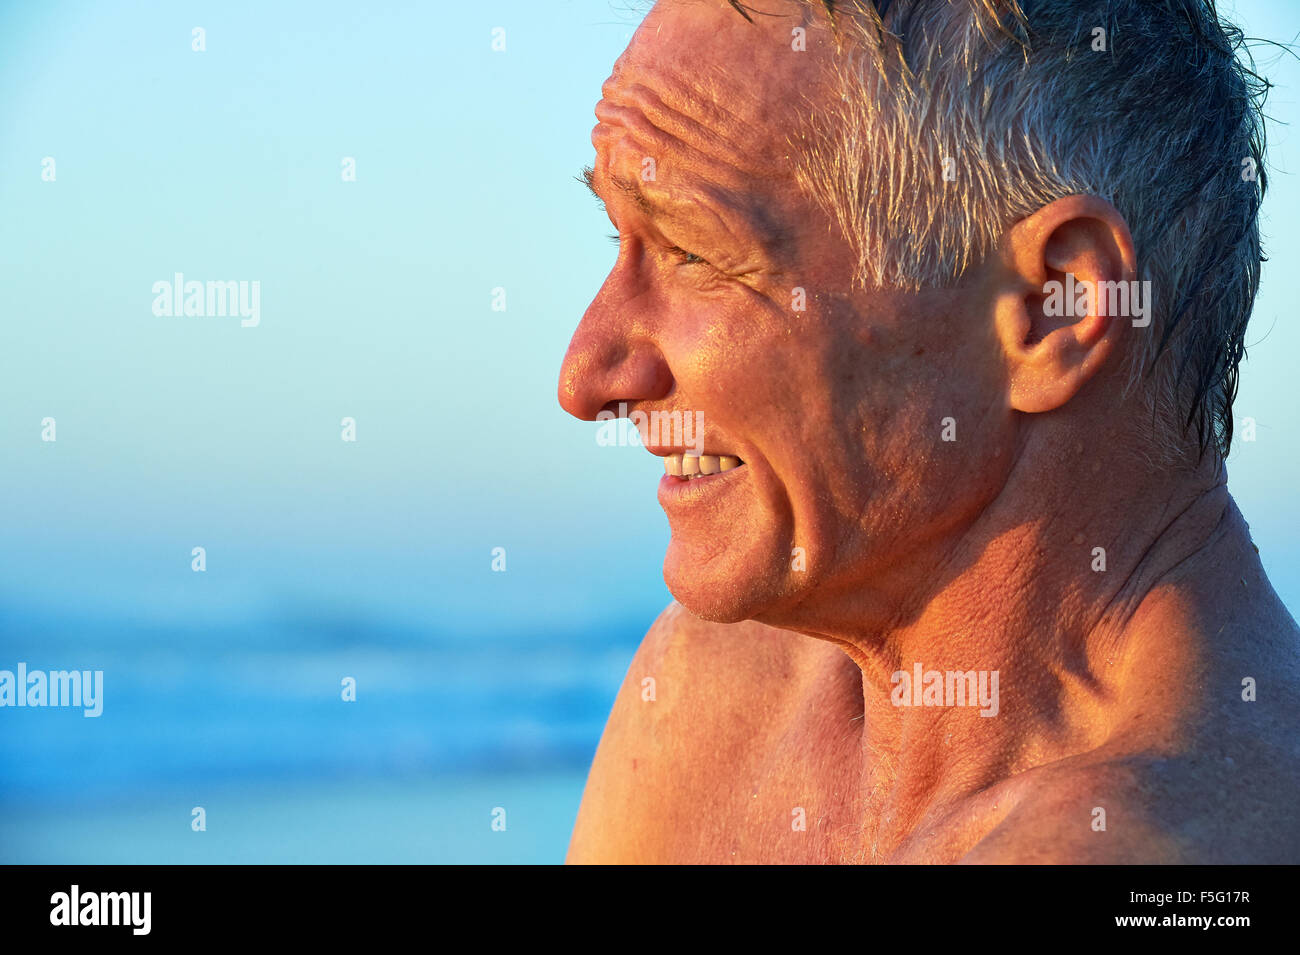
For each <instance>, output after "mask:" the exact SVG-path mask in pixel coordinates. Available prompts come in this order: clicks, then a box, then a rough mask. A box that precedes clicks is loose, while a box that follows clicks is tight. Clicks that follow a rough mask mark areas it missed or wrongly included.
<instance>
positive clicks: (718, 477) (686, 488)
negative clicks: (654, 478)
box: [659, 464, 748, 507]
mask: <svg viewBox="0 0 1300 955" xmlns="http://www.w3.org/2000/svg"><path fill="white" fill-rule="evenodd" d="M747 467H748V465H746V464H742V465H740V467H737V468H732V469H731V470H729V471H719V472H718V473H717V474H706V475H704V476H703V477H696V478H691V479H690V480H687V479H686V478H680V477H673V475H671V474H665V475H664V476H663V477H661V478H660V479H659V503H660V504H662V505H664V506H665V507H666V506H668V505H669V504H691V503H694V502H696V501H701V500H706V499H707V498H709V497H712V496H713V495H714V494H715V493H717V492H718V491H721V490H723V489H724V488H726V487H728V486H729V485H731V484H733V483H734V481H735V479H736V475H738V474H740V473H741V472H743V471H744V470H745V469H746V468H747Z"/></svg>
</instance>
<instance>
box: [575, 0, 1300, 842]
mask: <svg viewBox="0 0 1300 955" xmlns="http://www.w3.org/2000/svg"><path fill="white" fill-rule="evenodd" d="M774 6H776V7H780V8H781V9H782V11H784V13H785V14H787V15H783V16H777V17H756V18H755V22H753V23H750V22H747V21H746V20H744V19H743V18H741V17H739V16H737V15H736V12H735V11H734V10H733V9H732V8H731V7H730V6H729V5H728V4H726V3H724V2H716V3H715V2H681V0H673V2H662V3H660V4H658V5H656V6H655V7H654V9H653V10H652V11H651V12H650V14H649V15H648V16H647V18H646V20H645V21H644V22H643V24H642V25H641V27H640V28H639V29H638V31H637V33H636V34H635V36H634V38H633V40H632V43H631V44H630V46H629V47H628V49H627V51H626V52H625V53H624V54H623V56H622V57H621V58H620V59H619V61H618V63H617V64H616V65H615V68H614V72H613V75H612V76H611V77H610V79H609V80H608V81H607V82H606V84H605V86H604V88H603V90H602V94H603V98H602V99H601V101H600V104H599V105H598V106H597V109H596V115H597V118H598V120H599V124H598V125H597V127H596V129H595V131H594V132H593V135H592V140H593V143H594V145H595V147H596V158H595V162H594V163H593V166H592V170H591V173H590V176H589V181H590V183H591V185H592V188H593V190H594V191H596V192H597V194H598V195H599V197H600V198H601V199H602V201H603V202H604V204H605V205H606V208H607V210H608V212H609V215H610V219H611V221H612V222H613V223H614V225H615V228H616V229H617V230H618V233H619V236H620V248H619V254H618V259H617V261H616V263H615V265H614V267H613V270H612V271H611V272H610V274H609V276H608V278H607V279H606V280H605V283H604V285H603V286H602V287H601V289H600V291H599V293H598V294H597V295H596V298H595V300H594V301H593V302H592V303H591V305H590V307H589V308H588V310H587V312H586V314H585V315H584V316H583V318H582V321H581V323H580V324H579V326H578V329H577V331H576V332H575V334H574V336H573V341H572V343H571V344H570V347H569V351H568V354H567V355H566V357H565V361H564V365H563V368H562V371H561V379H560V387H559V398H560V402H561V404H562V405H563V407H564V408H565V409H566V410H567V411H569V412H570V413H571V414H573V415H575V416H577V417H579V418H582V419H584V420H597V416H598V415H599V414H600V413H601V412H611V411H613V412H615V413H624V414H626V413H628V409H632V410H635V411H640V412H643V413H644V414H647V415H648V414H650V413H652V412H674V411H675V412H678V413H684V412H689V413H692V414H694V415H696V416H697V420H698V421H700V422H701V423H702V426H703V439H702V443H701V448H697V449H696V450H697V451H699V450H701V449H702V450H703V453H704V454H706V455H709V456H713V457H716V458H719V459H720V458H722V457H724V456H725V457H731V458H734V459H737V460H738V461H739V462H743V463H741V464H739V466H733V467H730V468H728V469H727V470H726V471H725V472H722V471H721V470H719V472H718V473H712V474H708V475H706V476H704V477H701V478H696V479H694V480H690V481H687V480H686V479H684V478H683V477H677V476H674V475H673V473H672V467H673V458H674V457H675V456H676V455H680V454H681V453H682V452H683V450H684V449H683V448H682V447H674V446H673V445H672V443H671V441H668V440H667V439H660V440H659V441H658V443H656V441H655V440H651V441H649V442H648V444H647V446H648V449H649V450H650V451H651V452H652V453H655V454H658V455H660V456H662V457H665V458H668V459H669V460H668V462H667V464H666V469H667V472H668V473H666V474H665V476H664V477H663V478H662V480H661V482H660V488H659V501H660V503H661V505H662V506H663V508H664V511H665V513H666V514H667V517H668V520H669V524H670V527H671V530H672V539H671V542H670V544H669V547H668V551H667V554H666V557H665V562H664V577H665V580H666V582H667V584H668V586H669V588H670V590H671V591H672V593H673V595H674V597H675V598H676V602H675V603H674V604H673V605H672V606H670V607H669V608H668V609H667V610H666V611H665V612H664V614H663V615H662V616H661V617H660V618H659V620H658V621H656V623H655V624H654V626H653V627H652V628H651V630H650V632H649V634H648V635H647V636H646V639H645V641H644V643H643V644H642V646H641V649H640V650H639V651H638V653H637V655H636V658H635V660H634V661H633V663H632V666H631V668H630V669H629V671H628V676H627V680H626V682H625V684H624V686H623V688H622V690H621V691H620V693H619V697H618V700H617V702H616V704H615V706H614V710H613V712H612V714H611V716H610V720H609V724H608V726H607V727H606V730H605V734H604V737H603V739H602V741H601V744H600V747H599V750H598V752H597V755H596V759H595V762H594V764H593V767H592V771H591V776H590V778H589V781H588V784H587V790H586V793H585V796H584V798H583V803H582V808H581V810H580V812H579V816H578V821H577V825H576V827H575V830H574V834H573V839H572V843H571V845H570V850H569V861H571V862H580V863H586V862H641V863H651V862H934V863H952V862H975V863H989V862H997V863H1002V862H1295V861H1298V860H1300V824H1298V823H1297V820H1296V815H1295V812H1294V804H1295V798H1296V793H1297V791H1298V790H1300V786H1298V784H1300V747H1298V746H1297V741H1296V727H1297V718H1298V717H1300V689H1298V688H1300V672H1298V670H1297V663H1296V661H1297V659H1300V655H1298V654H1297V649H1298V648H1300V631H1298V630H1297V628H1296V625H1295V622H1294V621H1293V620H1292V619H1291V617H1290V616H1289V615H1288V614H1287V611H1286V609H1285V608H1284V607H1283V606H1282V604H1281V602H1280V601H1279V600H1278V598H1277V596H1276V595H1275V594H1274V592H1273V589H1272V587H1271V586H1270V584H1269V582H1268V580H1267V578H1266V577H1265V574H1264V570H1263V567H1262V565H1261V563H1260V560H1259V557H1258V555H1257V552H1256V550H1255V548H1254V546H1253V544H1252V543H1251V541H1250V535H1249V530H1248V528H1247V526H1246V524H1245V521H1244V520H1243V519H1242V517H1241V515H1240V513H1239V512H1238V510H1237V508H1236V506H1235V505H1234V504H1233V502H1232V499H1231V498H1230V496H1229V494H1228V492H1227V489H1226V485H1225V483H1224V482H1225V480H1226V478H1225V477H1224V475H1223V473H1222V471H1221V470H1216V468H1215V466H1214V462H1213V460H1212V456H1211V455H1207V456H1206V457H1205V459H1203V460H1202V461H1201V462H1200V463H1199V464H1197V465H1194V466H1193V465H1190V464H1189V465H1188V466H1187V467H1185V468H1181V469H1178V468H1170V467H1163V466H1157V465H1155V464H1153V463H1152V461H1151V459H1152V455H1151V454H1149V453H1148V450H1149V449H1148V448H1147V447H1146V441H1147V440H1148V439H1147V438H1146V437H1145V435H1144V432H1142V431H1141V430H1140V428H1139V427H1138V426H1139V425H1140V424H1141V422H1140V421H1138V420H1137V418H1138V413H1137V412H1136V411H1135V410H1134V406H1133V405H1132V404H1131V402H1132V401H1133V398H1132V396H1131V395H1130V396H1129V397H1127V398H1126V397H1125V396H1124V388H1123V385H1124V381H1125V379H1124V377H1123V371H1122V365H1123V364H1124V363H1123V361H1122V359H1123V356H1124V354H1125V351H1126V349H1128V348H1129V347H1132V342H1131V341H1130V340H1129V339H1130V337H1131V336H1133V335H1136V334H1139V332H1137V331H1136V330H1134V329H1133V328H1132V327H1131V325H1130V323H1129V322H1128V321H1127V320H1126V319H1111V318H1109V317H1108V316H1106V315H1104V314H1091V315H1083V316H1081V317H1071V318H1064V319H1062V318H1052V319H1048V318H1046V317H1045V316H1044V315H1043V312H1042V308H1041V290H1042V288H1043V283H1044V282H1045V281H1047V280H1049V279H1052V278H1059V277H1061V276H1062V275H1064V274H1066V273H1070V274H1073V275H1074V276H1075V277H1076V278H1077V279H1078V280H1080V281H1094V282H1102V281H1120V280H1125V281H1128V280H1132V279H1134V278H1135V276H1136V275H1137V271H1136V262H1135V256H1134V250H1133V243H1132V240H1131V238H1130V234H1129V227H1128V225H1127V223H1126V222H1125V221H1124V218H1123V217H1122V216H1121V215H1120V214H1119V212H1118V211H1117V210H1116V209H1115V208H1114V207H1113V206H1111V205H1110V204H1109V203H1107V202H1105V201H1104V200H1102V199H1099V198H1096V197H1091V196H1070V197H1067V198H1064V199H1059V200H1056V201H1054V202H1052V203H1050V204H1048V205H1046V206H1044V207H1042V208H1041V209H1039V210H1038V211H1037V212H1035V213H1033V214H1032V215H1030V216H1028V217H1027V218H1025V219H1023V220H1021V221H1019V222H1017V223H1015V224H1014V225H1013V226H1011V227H1010V228H1009V229H1008V230H1007V233H1006V235H1005V236H1004V238H1003V242H1002V243H1001V246H1000V247H999V250H998V253H997V254H996V255H995V256H992V257H990V258H989V259H988V260H987V261H985V262H984V263H982V264H979V265H978V266H975V267H973V268H971V269H970V270H968V272H967V273H966V275H965V276H964V277H963V279H962V281H961V283H960V284H959V286H958V287H956V288H950V289H942V290H925V291H922V292H919V293H904V292H899V291H891V290H875V289H872V290H866V291H863V290H861V289H856V288H854V287H853V284H852V282H851V278H852V275H853V271H854V267H855V265H856V261H857V260H856V256H855V254H854V252H853V250H852V249H851V248H850V246H849V244H848V243H847V242H846V241H845V240H844V238H843V236H842V235H841V234H840V233H839V231H838V230H837V228H836V227H835V226H834V224H833V223H832V221H831V219H830V218H829V216H828V214H827V213H826V212H825V211H824V210H822V209H820V208H818V207H817V206H816V205H815V204H814V203H813V202H812V201H811V200H809V199H807V198H805V197H804V196H803V194H802V193H801V191H800V190H799V189H798V188H797V186H796V183H795V179H794V175H795V172H794V169H795V163H794V158H793V157H794V156H795V155H796V151H797V150H798V149H799V148H800V142H801V139H800V136H801V131H802V130H803V128H804V127H803V125H802V118H803V117H804V115H805V114H806V112H807V106H806V102H807V101H809V100H816V99H818V98H822V99H824V98H825V97H827V96H829V95H836V94H834V93H832V92H831V89H830V86H829V81H828V80H827V79H826V73H825V70H824V67H825V66H826V57H829V56H831V55H832V54H831V52H830V51H831V50H832V49H833V48H834V44H833V43H832V42H831V40H830V38H829V31H828V27H827V25H826V23H825V22H824V21H822V20H819V19H816V18H815V17H813V16H812V15H810V14H806V13H805V12H804V10H803V8H802V7H799V6H796V5H794V4H783V3H780V2H778V0H774ZM795 25H802V26H804V27H805V29H806V30H807V31H808V43H807V51H806V52H803V53H799V54H798V55H792V54H791V47H790V42H789V39H790V35H791V33H790V31H791V27H792V26H795ZM805 97H807V100H805ZM647 160H650V161H649V162H648V161H647ZM796 288H798V289H801V290H802V291H803V293H804V295H805V296H806V308H805V309H803V310H799V309H795V308H792V301H793V300H794V299H793V296H794V295H795V294H796V293H795V291H794V290H795V289H796ZM949 419H951V422H952V423H951V425H947V424H944V422H946V421H948V420H949ZM944 427H949V428H952V429H955V440H947V441H945V440H941V432H942V429H943V428H944ZM682 460H685V459H682ZM710 466H711V465H710ZM1097 548H1103V549H1104V553H1105V557H1104V560H1105V563H1104V570H1098V569H1096V561H1097V557H1096V555H1097V551H1096V549H1097ZM918 665H919V666H920V672H927V671H939V672H940V673H946V672H948V671H960V672H963V673H964V672H968V671H978V672H982V673H984V674H985V675H986V676H987V675H989V674H992V673H996V674H997V688H998V699H997V706H996V713H989V712H988V709H989V708H988V707H985V708H984V712H983V714H982V712H981V707H979V706H974V705H969V706H961V705H932V703H926V702H925V701H924V700H923V698H922V697H921V696H920V695H919V694H918V695H917V696H916V697H915V698H914V697H912V696H911V695H910V694H905V695H904V696H903V699H905V700H908V701H913V702H916V703H921V704H922V705H900V691H899V689H898V687H899V682H900V681H899V678H897V677H896V674H898V673H900V672H902V673H906V674H908V675H909V676H910V675H911V674H913V673H914V672H917V670H916V668H917V666H918ZM647 678H651V679H652V680H653V684H650V686H651V687H652V690H653V692H648V691H647V689H646V686H647V684H646V683H645V682H644V681H645V680H646V679H647ZM1250 686H1254V687H1255V691H1254V692H1255V693H1256V694H1257V696H1254V695H1252V692H1251V690H1250V688H1249V687H1250ZM940 703H942V701H940ZM801 821H802V825H800V822H801Z"/></svg>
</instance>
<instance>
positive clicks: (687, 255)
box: [668, 245, 709, 265]
mask: <svg viewBox="0 0 1300 955" xmlns="http://www.w3.org/2000/svg"><path fill="white" fill-rule="evenodd" d="M668 253H669V254H670V255H674V256H676V257H677V258H678V259H679V260H680V261H681V263H682V265H708V264H709V263H708V262H706V261H705V259H704V256H702V255H696V254H695V253H694V252H687V251H686V250H685V249H683V248H680V247H678V246H675V245H674V246H669V248H668Z"/></svg>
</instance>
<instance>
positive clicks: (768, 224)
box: [578, 166, 794, 250]
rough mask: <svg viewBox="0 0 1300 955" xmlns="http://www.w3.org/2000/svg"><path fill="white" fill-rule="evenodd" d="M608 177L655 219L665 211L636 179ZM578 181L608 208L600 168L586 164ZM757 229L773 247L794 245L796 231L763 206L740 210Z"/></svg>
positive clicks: (639, 207)
mask: <svg viewBox="0 0 1300 955" xmlns="http://www.w3.org/2000/svg"><path fill="white" fill-rule="evenodd" d="M607 178H608V179H609V181H610V182H611V183H613V185H614V187H615V188H616V189H618V191H619V192H621V193H623V194H624V195H625V196H627V198H628V199H629V200H630V201H631V202H632V204H633V205H635V206H636V208H637V209H638V210H639V211H640V212H641V213H642V214H643V215H644V216H645V217H646V218H648V219H653V218H655V217H656V216H657V215H659V214H660V213H661V209H660V207H659V206H657V205H656V204H655V203H653V202H651V201H650V200H649V199H647V198H646V196H645V194H644V193H643V192H642V191H641V189H640V188H639V187H638V186H637V184H636V181H635V180H633V179H628V178H626V177H625V176H619V175H617V174H614V173H608V174H607ZM578 180H579V181H580V182H582V183H583V184H584V185H586V187H587V189H589V190H590V191H591V194H592V195H593V196H595V197H596V201H597V202H599V203H600V206H601V208H602V209H603V208H605V199H604V197H603V196H601V194H600V193H599V192H597V191H596V170H595V168H594V167H592V166H584V167H583V170H582V174H581V175H580V176H579V177H578ZM739 214H740V215H742V216H743V217H744V218H745V219H746V220H747V222H748V224H749V226H750V227H751V228H752V229H753V230H754V232H755V234H756V236H757V237H758V240H759V242H760V243H761V244H762V245H763V246H764V247H766V248H767V249H769V250H773V249H778V248H783V247H787V246H790V245H792V244H793V241H794V232H793V230H791V229H789V228H786V227H783V226H779V225H777V223H775V222H773V221H772V220H771V218H770V217H769V216H768V215H767V214H766V213H765V212H764V211H763V210H761V209H752V210H747V211H746V210H740V211H739Z"/></svg>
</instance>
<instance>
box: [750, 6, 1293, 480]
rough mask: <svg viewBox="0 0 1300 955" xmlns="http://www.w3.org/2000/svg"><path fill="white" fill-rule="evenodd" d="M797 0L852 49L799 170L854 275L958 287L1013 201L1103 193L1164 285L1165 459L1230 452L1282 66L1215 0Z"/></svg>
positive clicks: (1144, 354) (1151, 341)
mask: <svg viewBox="0 0 1300 955" xmlns="http://www.w3.org/2000/svg"><path fill="white" fill-rule="evenodd" d="M731 2H732V6H735V7H736V8H737V9H738V10H740V11H741V13H742V14H743V15H745V16H746V17H747V18H749V17H750V15H751V14H757V13H758V12H759V11H758V10H756V9H754V8H753V7H747V6H746V5H745V4H743V3H738V2H735V0H731ZM802 2H804V3H805V4H806V5H807V6H808V7H809V8H810V10H813V9H815V10H820V11H822V12H824V13H826V14H829V15H830V18H831V23H832V28H833V30H834V32H835V34H836V36H837V37H838V38H839V39H840V41H841V48H842V49H841V52H844V51H845V50H847V51H848V52H849V55H847V56H839V57H837V58H836V59H837V64H838V65H837V68H836V69H837V72H838V74H839V76H838V79H839V81H840V84H841V89H842V91H843V99H842V101H841V102H839V103H835V104H833V106H832V107H830V108H829V109H827V108H825V107H824V106H822V107H821V108H818V112H819V113H820V114H821V115H820V116H818V117H817V122H816V123H815V124H814V127H813V128H814V134H813V135H812V136H811V137H810V141H808V142H806V143H805V146H806V148H805V149H804V150H803V154H804V160H803V161H802V163H801V166H800V168H799V170H798V179H799V183H800V185H801V186H802V187H803V188H804V189H805V190H806V191H807V192H808V193H809V194H810V195H811V196H813V197H814V198H815V199H816V200H817V201H818V202H819V203H821V205H822V206H823V207H824V208H825V209H826V210H827V211H828V213H829V214H830V215H831V216H832V217H833V218H834V219H835V220H836V221H837V222H838V224H839V226H840V228H841V229H842V230H843V232H844V234H845V237H846V239H847V240H848V241H849V242H850V243H851V244H852V246H853V248H854V249H855V252H856V254H857V256H858V274H857V276H856V280H857V282H858V283H859V284H860V285H861V286H864V287H868V286H875V287H896V288H905V289H913V290H916V289H919V288H921V287H924V286H932V287H944V286H951V285H953V284H954V283H955V282H957V281H958V280H959V279H960V278H961V276H962V274H963V273H964V272H965V270H966V269H967V268H968V267H969V266H971V265H973V264H976V263H978V262H979V261H981V260H983V259H984V258H985V257H986V256H987V255H989V254H990V253H991V252H992V251H993V250H994V248H995V246H996V244H997V242H998V240H999V238H1000V236H1001V235H1002V234H1003V233H1004V232H1005V230H1006V228H1007V227H1008V226H1010V225H1011V224H1013V223H1014V222H1016V221H1017V220H1019V219H1021V218H1024V217H1025V216H1027V215H1029V214H1031V213H1032V212H1034V211H1035V210H1037V209H1039V208H1041V207H1042V206H1044V205H1046V204H1047V203H1049V202H1052V201H1053V200H1056V199H1059V198H1062V197H1064V196H1068V195H1073V194H1090V195H1096V196H1100V197H1102V198H1105V199H1106V200H1108V201H1109V202H1111V203H1112V204H1113V205H1114V206H1115V208H1116V209H1118V210H1119V212H1120V213H1121V214H1122V215H1123V216H1124V217H1125V219H1126V220H1127V221H1128V224H1129V227H1130V229H1131V231H1132V235H1133V241H1134V245H1135V247H1136V251H1137V257H1138V268H1139V276H1138V277H1139V279H1145V280H1149V281H1150V282H1151V286H1150V288H1151V299H1152V303H1153V304H1152V310H1151V324H1150V326H1149V327H1147V328H1146V329H1144V330H1143V336H1144V338H1145V342H1144V343H1143V344H1142V345H1140V346H1139V347H1137V348H1135V349H1133V351H1132V362H1133V363H1132V365H1131V366H1130V368H1129V371H1130V383H1131V384H1130V387H1133V386H1135V385H1136V383H1137V382H1138V381H1139V380H1140V379H1142V378H1146V379H1148V381H1149V384H1150V387H1149V388H1147V389H1144V393H1145V410H1149V412H1150V415H1151V422H1152V427H1153V436H1155V437H1156V438H1157V439H1158V440H1157V442H1156V445H1155V447H1156V450H1157V451H1158V452H1162V453H1158V454H1157V457H1160V458H1164V459H1165V460H1166V461H1167V460H1169V458H1170V457H1171V456H1172V457H1173V458H1175V459H1183V458H1185V457H1186V456H1187V455H1186V451H1187V450H1188V442H1189V434H1190V433H1192V432H1193V431H1194V434H1195V438H1196V445H1197V446H1199V454H1198V455H1197V459H1199V458H1200V457H1202V456H1204V454H1205V453H1206V452H1207V451H1209V450H1211V449H1213V450H1214V451H1215V452H1217V454H1218V455H1219V456H1220V457H1225V456H1226V455H1227V453H1228V449H1229V446H1230V444H1231V441H1232V402H1233V399H1234V397H1235V396H1236V391H1237V380H1238V365H1239V363H1240V361H1241V358H1242V357H1243V355H1244V352H1245V345H1244V335H1245V329H1246V323H1247V320H1248V319H1249V317H1250V312H1251V308H1252V306H1253V303H1254V299H1255V293H1256V291H1257V289H1258V287H1259V274H1260V262H1261V261H1262V260H1263V259H1262V256H1261V249H1260V236H1259V222H1258V213H1259V208H1260V203H1261V202H1262V200H1263V195H1264V190H1265V185H1266V181H1265V176H1264V122H1263V116H1262V113H1261V109H1262V106H1263V99H1264V96H1265V94H1266V92H1267V89H1268V86H1269V84H1268V82H1267V81H1266V80H1264V79H1262V78H1261V77H1260V76H1258V75H1257V74H1256V73H1255V72H1254V68H1253V67H1254V63H1253V60H1251V59H1250V54H1249V51H1248V50H1246V48H1245V42H1244V37H1243V35H1242V33H1241V31H1240V30H1239V29H1237V28H1236V27H1235V26H1233V25H1231V24H1228V23H1225V22H1224V21H1223V20H1222V19H1221V18H1220V17H1219V14H1218V11H1217V10H1216V9H1215V4H1214V0H892V2H891V0H877V2H876V3H875V4H872V3H869V2H866V0H840V2H836V0H802ZM1098 31H1104V33H1098ZM1099 36H1100V38H1101V40H1102V44H1101V45H1102V46H1104V50H1099V49H1097V47H1098V43H1097V39H1098V37H1099ZM844 40H848V41H849V42H848V43H843V42H842V41H844ZM854 51H857V52H858V53H859V54H861V55H859V56H854V55H853V52H854ZM1243 52H1244V60H1245V62H1243V59H1239V57H1238V54H1239V53H1243ZM813 105H814V107H815V108H816V104H813ZM818 130H820V133H818V132H816V131H818ZM949 157H951V159H952V160H955V169H956V176H955V181H952V182H943V181H941V175H940V170H941V169H942V168H943V162H944V160H945V159H949ZM1126 395H1127V392H1126Z"/></svg>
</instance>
